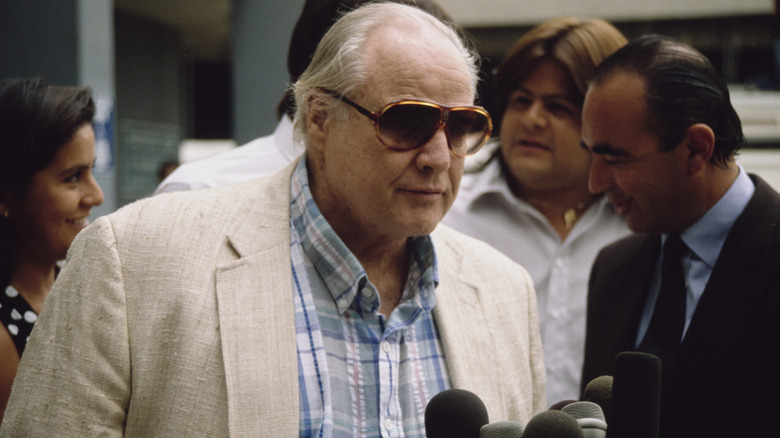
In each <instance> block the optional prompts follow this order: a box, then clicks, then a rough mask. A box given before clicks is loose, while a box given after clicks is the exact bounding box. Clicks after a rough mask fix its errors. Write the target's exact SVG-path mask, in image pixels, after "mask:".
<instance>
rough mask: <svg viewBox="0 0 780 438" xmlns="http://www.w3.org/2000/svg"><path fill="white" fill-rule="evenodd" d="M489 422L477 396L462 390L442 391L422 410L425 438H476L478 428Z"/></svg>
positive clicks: (477, 437) (477, 436)
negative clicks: (423, 412)
mask: <svg viewBox="0 0 780 438" xmlns="http://www.w3.org/2000/svg"><path fill="white" fill-rule="evenodd" d="M488 422H489V420H488V412H487V408H486V407H485V404H484V403H482V400H481V399H480V398H479V397H478V396H477V395H476V394H474V393H473V392H470V391H466V390H465V389H447V390H445V391H442V392H440V393H438V394H436V395H434V396H433V397H432V398H431V401H429V402H428V406H426V407H425V432H426V434H427V435H426V436H427V437H428V438H451V437H455V436H457V437H463V438H479V435H480V428H482V426H484V425H486V424H488Z"/></svg>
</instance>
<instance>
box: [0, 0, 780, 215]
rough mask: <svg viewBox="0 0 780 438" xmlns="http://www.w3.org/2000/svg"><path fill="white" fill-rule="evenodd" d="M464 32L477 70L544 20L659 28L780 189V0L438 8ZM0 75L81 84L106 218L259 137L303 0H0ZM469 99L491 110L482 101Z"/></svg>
mask: <svg viewBox="0 0 780 438" xmlns="http://www.w3.org/2000/svg"><path fill="white" fill-rule="evenodd" d="M439 2H440V4H441V5H442V6H443V7H444V8H445V9H446V10H447V11H448V12H449V13H450V14H451V15H452V16H453V17H454V19H455V20H456V21H457V22H458V23H459V24H460V25H461V26H462V27H464V28H465V29H466V31H467V33H468V35H469V36H470V37H471V38H472V39H473V40H474V42H475V44H476V47H477V49H478V51H479V52H480V54H481V55H482V57H483V58H484V61H483V64H484V65H483V75H484V77H485V78H486V80H488V81H489V79H490V71H491V69H492V67H493V66H494V65H496V64H497V63H498V62H499V61H500V60H501V58H502V57H503V55H504V53H505V52H506V50H507V49H508V48H509V47H510V46H511V45H512V44H513V43H514V42H515V41H516V40H517V38H519V37H520V36H521V35H522V34H523V33H524V32H525V31H527V30H528V29H530V28H531V27H533V26H534V25H536V24H538V23H540V22H542V21H544V20H547V19H549V18H553V17H557V16H561V15H573V16H577V17H581V18H593V17H598V18H604V19H606V20H608V21H610V22H612V23H613V24H614V25H615V26H616V27H618V28H619V29H620V30H621V31H622V32H623V33H624V34H625V35H626V37H627V38H629V39H632V38H634V37H636V36H639V35H641V34H644V33H661V34H665V35H669V36H672V37H675V38H677V39H680V40H682V41H685V42H687V43H689V44H691V45H693V46H695V47H696V48H698V49H699V50H701V51H702V52H703V53H704V54H705V55H707V56H708V57H709V58H710V59H711V60H712V62H713V63H714V65H715V66H716V67H718V68H719V69H720V71H721V73H722V74H723V76H724V77H725V78H726V80H727V81H728V82H729V84H730V87H731V90H732V100H733V102H734V105H735V107H736V109H737V111H738V112H739V114H740V116H741V118H742V121H743V124H744V130H745V133H746V136H747V137H748V140H749V142H750V146H751V148H750V149H749V150H747V151H745V152H743V153H742V154H741V157H740V160H741V162H742V163H743V165H744V166H745V167H746V168H747V169H748V170H750V171H755V172H757V173H759V174H761V175H762V176H764V177H765V178H766V179H767V180H768V181H769V182H770V183H771V184H773V185H774V186H775V188H776V189H777V188H780V92H778V91H777V90H778V89H780V20H779V19H778V12H777V10H778V2H780V0H740V1H739V2H737V1H734V0H690V1H682V2H681V1H675V0H621V1H613V0H546V1H544V2H538V1H528V0H514V1H512V0H439ZM0 5H2V6H0V11H2V13H1V14H0V77H21V76H43V77H44V78H46V80H47V81H48V82H49V83H52V84H58V85H68V84H79V85H87V86H90V87H92V89H93V90H94V92H95V95H96V99H97V102H98V108H99V111H98V115H97V117H96V120H95V124H96V136H97V148H98V162H97V164H96V168H95V173H96V174H97V176H98V178H99V182H100V184H101V186H102V187H103V189H104V192H105V196H106V202H105V203H104V204H103V205H102V206H101V207H99V208H97V209H95V212H94V213H93V215H95V216H99V215H102V214H106V213H110V212H112V211H114V210H116V209H117V208H119V207H121V206H123V205H125V204H127V203H129V202H132V201H134V200H136V199H139V198H142V197H145V196H149V195H150V194H151V193H152V192H153V191H154V189H155V187H156V186H157V184H158V182H159V181H160V177H161V175H160V172H161V171H163V170H164V168H166V166H167V167H172V166H175V164H176V163H181V162H187V161H191V160H196V159H199V158H203V157H205V156H208V155H210V154H213V153H215V152H218V151H221V150H224V149H227V148H231V147H235V146H236V145H240V144H243V143H246V142H248V141H250V140H252V139H254V138H257V137H260V136H263V135H267V134H270V133H271V132H273V129H274V127H275V126H276V114H275V108H276V104H277V103H278V101H279V99H280V97H281V96H282V93H283V91H284V90H285V88H286V87H287V86H288V85H289V84H288V81H289V80H288V75H287V68H286V61H287V48H288V44H289V38H290V33H291V32H292V28H293V26H294V25H295V22H296V20H297V17H298V15H299V13H300V10H301V8H302V6H303V0H57V1H49V0H0ZM483 95H484V99H483V100H482V102H481V104H482V105H484V106H485V107H487V108H488V110H490V109H491V106H492V100H491V98H490V96H489V94H487V93H483Z"/></svg>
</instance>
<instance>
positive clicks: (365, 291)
mask: <svg viewBox="0 0 780 438" xmlns="http://www.w3.org/2000/svg"><path fill="white" fill-rule="evenodd" d="M360 293H361V294H363V296H364V297H366V298H371V297H373V296H374V291H373V290H371V289H369V288H367V287H364V288H363V290H362V291H361V292H360Z"/></svg>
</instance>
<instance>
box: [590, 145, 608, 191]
mask: <svg viewBox="0 0 780 438" xmlns="http://www.w3.org/2000/svg"><path fill="white" fill-rule="evenodd" d="M612 184H613V179H612V175H611V173H610V170H609V167H608V166H607V164H606V163H605V162H604V159H603V158H601V157H599V156H598V155H594V156H593V158H592V159H591V161H590V171H589V172H588V190H589V191H590V192H591V193H593V194H597V193H601V192H603V191H605V190H607V189H609V188H610V187H611V186H612Z"/></svg>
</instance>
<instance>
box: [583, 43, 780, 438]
mask: <svg viewBox="0 0 780 438" xmlns="http://www.w3.org/2000/svg"><path fill="white" fill-rule="evenodd" d="M582 139H583V145H584V147H586V148H587V149H589V150H590V151H591V152H592V153H593V161H592V163H591V168H590V178H589V187H590V190H591V191H593V192H601V191H605V192H606V193H607V195H608V197H609V199H610V201H611V202H612V203H613V204H614V205H615V209H616V211H617V212H618V213H619V214H621V215H622V216H624V217H625V219H626V222H627V223H628V226H629V227H630V228H631V230H632V231H634V232H637V233H642V234H638V235H634V236H630V237H627V238H625V239H624V240H622V241H619V242H617V243H615V244H613V245H611V246H609V247H607V248H605V249H604V250H603V251H602V253H601V254H600V255H599V257H598V258H597V259H596V262H595V263H594V266H593V271H592V274H591V279H590V292H589V298H588V322H587V334H586V346H585V365H584V373H583V383H587V382H589V381H590V380H591V379H593V378H595V377H596V376H599V375H602V374H612V373H613V371H614V370H613V367H614V362H615V356H616V355H617V353H619V352H621V351H624V350H639V351H644V352H647V353H652V354H654V355H656V356H658V357H659V358H660V359H661V363H662V388H661V412H660V436H662V437H700V436H701V437H703V436H707V437H713V436H722V437H732V436H745V437H748V436H749V437H758V436H775V435H777V431H776V426H775V423H776V421H775V419H774V414H773V413H774V410H775V409H774V405H775V403H774V401H775V399H776V397H777V394H778V392H780V377H778V373H777V366H776V361H775V359H774V357H775V351H774V348H772V345H775V344H776V342H777V338H778V336H780V316H779V314H780V300H779V299H780V285H779V284H778V272H780V259H779V258H778V254H780V253H779V252H778V249H780V239H778V233H777V224H778V223H780V195H778V194H777V192H775V191H774V190H772V189H771V188H770V187H769V186H768V185H767V184H766V183H765V182H764V181H762V180H761V179H760V178H758V177H755V176H749V175H747V174H746V173H745V171H744V169H742V168H741V167H740V166H738V165H737V164H736V163H735V161H734V154H735V153H736V151H737V150H738V149H739V148H740V147H741V146H742V145H743V143H744V139H743V136H742V129H741V124H740V120H739V118H738V117H737V114H736V112H735V111H734V109H733V108H732V106H731V103H730V100H729V92H728V89H727V87H726V84H725V82H724V81H723V80H722V79H721V78H720V76H719V75H718V74H717V72H716V71H715V70H714V68H713V67H712V65H711V64H710V63H709V61H708V60H707V59H706V58H705V57H704V56H703V55H702V54H701V53H699V52H697V51H696V50H694V49H693V48H691V47H689V46H687V45H684V44H681V43H679V42H676V41H673V40H670V39H667V38H664V37H659V36H647V37H643V38H640V39H638V40H636V41H634V42H632V43H630V44H629V45H628V46H626V47H625V48H623V49H621V50H619V51H618V52H616V53H615V54H614V55H612V57H610V58H608V59H607V60H606V61H604V62H603V63H602V64H601V66H600V67H599V69H598V71H597V73H596V76H595V78H594V80H593V83H592V84H591V86H590V88H589V90H588V93H587V95H586V98H585V104H584V109H583V127H582ZM662 248H663V249H662ZM640 396H641V395H637V397H640Z"/></svg>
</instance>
